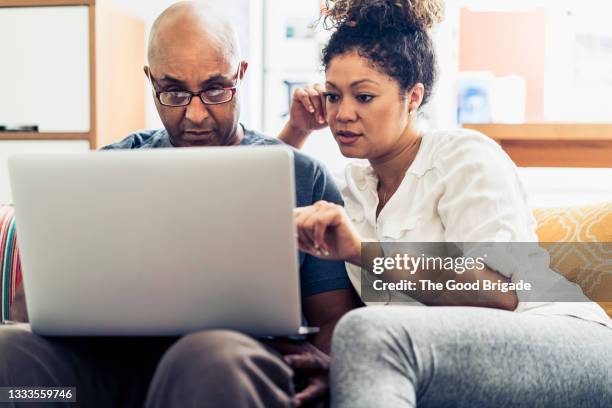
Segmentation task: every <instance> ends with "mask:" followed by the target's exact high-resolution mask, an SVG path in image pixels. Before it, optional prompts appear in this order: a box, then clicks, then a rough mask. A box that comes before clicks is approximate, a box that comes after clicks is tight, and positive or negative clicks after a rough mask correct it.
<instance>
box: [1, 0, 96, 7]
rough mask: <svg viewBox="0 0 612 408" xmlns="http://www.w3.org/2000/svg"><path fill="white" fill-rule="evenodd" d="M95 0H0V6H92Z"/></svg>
mask: <svg viewBox="0 0 612 408" xmlns="http://www.w3.org/2000/svg"><path fill="white" fill-rule="evenodd" d="M95 4H96V1H95V0H0V7H54V6H93V5H95Z"/></svg>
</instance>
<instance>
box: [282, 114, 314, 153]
mask: <svg viewBox="0 0 612 408" xmlns="http://www.w3.org/2000/svg"><path fill="white" fill-rule="evenodd" d="M310 133H312V130H306V129H301V128H299V127H296V126H294V125H293V124H292V123H291V121H288V122H287V123H286V124H285V126H284V127H283V130H281V132H280V134H279V135H278V138H279V139H280V140H282V141H283V142H285V143H287V144H288V145H290V146H293V147H295V148H296V149H301V148H302V146H304V142H306V139H307V138H308V136H309V135H310Z"/></svg>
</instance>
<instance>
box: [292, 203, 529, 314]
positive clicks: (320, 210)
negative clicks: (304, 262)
mask: <svg viewBox="0 0 612 408" xmlns="http://www.w3.org/2000/svg"><path fill="white" fill-rule="evenodd" d="M294 215H295V224H296V226H297V231H298V243H299V246H300V249H301V250H302V251H304V252H306V253H309V254H311V255H314V256H317V257H319V258H323V259H335V260H344V261H346V262H350V263H352V264H355V265H357V266H360V267H362V268H364V269H366V270H368V271H371V270H372V266H373V265H374V260H375V259H376V258H381V257H382V258H386V257H388V256H389V254H385V253H384V251H383V248H382V246H381V245H380V244H378V243H367V245H362V240H361V237H359V235H358V234H357V233H356V231H355V230H354V229H353V228H352V226H351V223H350V220H349V219H348V217H347V216H346V213H345V211H344V208H342V207H341V206H339V205H336V204H332V203H327V202H323V201H319V202H317V203H315V204H314V205H311V206H308V207H302V208H298V209H296V210H295V212H294ZM380 279H382V280H384V282H399V281H402V280H404V281H411V282H414V283H415V284H416V285H415V290H411V291H410V293H408V295H409V296H410V297H412V298H413V299H415V300H417V301H419V302H421V303H424V304H426V305H430V306H434V305H435V306H480V307H492V308H498V309H505V310H514V309H515V308H516V306H517V304H518V298H517V296H516V292H514V291H508V292H502V291H484V290H477V291H476V290H472V291H465V292H462V291H456V290H448V289H447V288H446V285H444V283H446V282H447V281H448V280H450V279H453V280H455V281H456V282H461V283H468V282H469V283H472V282H477V281H483V280H491V281H498V280H499V281H502V282H506V283H507V282H510V279H509V278H507V277H505V276H503V275H501V274H499V273H498V272H496V271H494V270H492V269H490V268H489V267H487V266H486V265H485V267H484V268H482V269H473V270H472V271H470V272H468V271H466V272H464V273H461V274H459V273H456V272H455V271H454V270H447V269H441V270H436V269H429V270H425V269H422V268H421V269H420V270H417V271H416V272H415V273H414V274H411V273H409V272H408V271H406V270H397V269H395V268H390V269H386V270H385V272H384V274H383V275H380ZM425 279H427V280H430V281H431V282H432V283H434V284H435V283H443V285H442V286H443V289H441V290H435V291H434V290H428V289H425V290H423V289H422V287H421V285H420V282H419V281H420V280H425ZM481 286H482V285H481Z"/></svg>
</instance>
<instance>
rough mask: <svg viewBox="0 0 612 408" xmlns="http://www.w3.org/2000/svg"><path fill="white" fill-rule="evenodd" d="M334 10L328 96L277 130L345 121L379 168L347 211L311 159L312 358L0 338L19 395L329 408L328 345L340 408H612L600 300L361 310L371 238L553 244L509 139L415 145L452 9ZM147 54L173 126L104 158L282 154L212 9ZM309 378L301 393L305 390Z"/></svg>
mask: <svg viewBox="0 0 612 408" xmlns="http://www.w3.org/2000/svg"><path fill="white" fill-rule="evenodd" d="M329 6H330V7H329V9H328V17H327V18H328V19H329V20H328V21H330V22H331V25H332V29H333V30H334V32H333V35H332V37H331V39H330V41H329V43H328V45H327V47H326V48H325V50H324V57H323V62H324V65H325V73H326V84H325V89H323V88H322V87H319V86H314V87H312V88H310V87H308V88H305V89H301V90H298V91H296V93H295V95H294V100H293V105H292V107H291V118H290V120H289V122H288V123H287V125H286V126H285V128H284V129H283V131H282V133H281V135H280V139H281V140H284V141H285V142H287V143H288V144H291V145H293V146H295V147H297V148H299V147H300V146H301V145H302V144H303V143H304V141H305V139H306V138H307V137H308V134H309V133H310V132H311V131H312V130H314V129H320V128H323V127H325V126H329V127H330V129H331V131H332V133H333V135H334V137H335V139H336V141H337V142H338V144H339V146H340V150H341V152H342V153H343V154H344V155H345V156H347V157H353V158H360V159H367V162H363V161H362V162H356V163H354V164H351V165H349V166H348V167H347V169H346V171H345V174H344V177H343V179H342V180H341V186H340V187H341V188H340V192H341V194H342V199H343V201H344V207H341V206H340V205H338V204H339V203H340V202H341V200H340V197H339V195H338V191H337V190H336V189H335V186H334V184H333V182H331V180H329V178H328V177H327V174H326V172H325V171H324V170H323V168H321V167H320V166H318V165H317V164H316V163H315V162H313V161H311V160H310V159H308V158H307V157H305V156H304V155H301V154H299V153H296V163H295V166H296V186H297V195H298V204H299V205H300V206H301V207H300V208H298V209H297V210H296V212H295V220H296V225H297V227H298V240H299V245H300V249H301V250H302V255H301V259H300V260H301V279H302V281H301V282H302V292H303V295H304V300H303V301H304V311H305V314H306V318H307V319H308V320H309V322H310V323H311V324H314V325H318V326H321V328H322V330H321V333H320V334H319V335H318V336H316V337H315V338H314V339H311V343H307V342H301V343H300V342H284V341H276V342H270V343H266V344H262V343H260V342H257V341H255V340H253V339H251V338H249V337H247V336H244V335H241V334H239V333H233V332H227V331H208V332H201V333H195V334H192V335H189V336H185V337H184V338H182V339H179V340H178V341H177V340H176V339H148V340H142V339H140V340H139V339H123V340H116V341H115V340H107V341H101V340H91V341H89V342H83V341H78V340H70V339H51V340H50V339H42V338H39V337H37V336H34V335H32V334H31V333H30V332H29V331H28V330H27V328H19V329H8V330H1V331H0V356H1V357H0V358H1V359H2V360H0V361H1V364H2V365H0V381H1V382H2V385H20V386H25V385H33V384H34V383H37V385H47V386H52V385H58V386H59V385H62V386H69V385H75V384H78V387H79V389H80V390H81V393H80V394H79V395H80V396H81V397H82V398H83V399H82V400H81V406H138V405H142V402H143V401H145V404H146V406H149V407H158V406H159V407H162V406H163V407H173V406H194V407H196V406H197V407H203V406H215V407H224V406H227V407H242V406H244V407H275V406H279V407H282V406H291V405H301V404H305V405H313V404H315V403H316V402H317V401H319V400H320V399H321V398H320V397H321V396H322V395H323V394H324V392H325V391H326V387H327V370H328V368H329V364H330V361H329V357H328V356H327V354H326V353H328V352H329V350H330V344H331V356H332V360H333V361H332V364H331V371H330V377H329V379H330V385H331V404H332V406H337V407H412V406H415V405H418V406H488V405H496V406H515V405H524V406H572V407H574V406H609V405H610V403H611V402H612V390H610V387H609V382H608V378H609V377H610V363H609V361H608V360H609V359H606V358H602V357H604V356H609V355H610V354H611V353H612V330H611V329H612V322H610V319H609V318H608V317H607V316H606V315H605V313H604V312H603V311H602V310H601V309H600V308H599V307H598V306H597V305H596V304H593V303H582V304H565V305H564V304H561V303H556V302H549V303H539V304H537V305H530V304H523V303H521V302H519V301H518V296H517V294H516V293H515V292H506V293H496V294H490V293H484V292H483V293H480V294H479V295H481V296H480V297H479V299H483V297H484V303H478V304H473V303H472V302H471V300H470V298H461V297H457V295H456V292H450V291H448V292H443V293H442V294H440V295H439V296H436V297H432V296H431V295H430V294H428V292H425V291H421V292H419V291H416V292H411V298H410V299H409V300H412V304H413V306H407V305H404V306H372V307H366V308H360V309H357V310H354V311H350V310H351V309H355V308H356V307H357V306H358V305H359V302H358V300H357V299H355V298H354V297H353V293H352V291H351V290H350V283H349V282H348V281H347V279H346V276H345V275H344V271H343V268H342V263H339V262H338V261H344V262H345V263H346V268H347V270H348V277H349V278H350V281H351V282H352V284H353V286H354V287H355V288H356V289H357V290H358V291H359V289H360V267H361V266H368V265H369V264H371V261H372V259H374V258H375V257H380V256H383V255H384V252H383V250H382V248H381V247H380V246H378V245H368V246H365V247H364V248H365V249H366V250H365V251H364V253H362V251H361V246H362V242H368V241H371V242H394V241H395V242H400V241H412V242H493V241H506V242H511V241H536V236H535V232H534V227H535V223H534V220H533V217H532V215H531V213H530V211H529V208H528V206H527V203H526V199H525V194H524V191H523V189H522V186H521V185H520V182H519V180H518V177H517V174H516V169H515V167H514V165H513V163H512V162H511V161H510V159H509V158H508V157H507V156H506V155H505V154H504V153H503V151H502V150H501V149H500V148H499V147H498V146H497V145H496V144H495V143H493V142H492V141H490V140H489V139H487V138H486V137H485V136H483V135H480V134H478V133H475V132H466V131H449V132H428V133H425V134H419V133H418V132H417V131H416V130H415V126H414V124H415V118H416V114H417V112H418V110H419V108H420V107H421V106H422V105H423V104H424V103H426V102H427V100H428V99H429V97H430V95H431V90H432V89H433V86H434V83H435V78H436V63H435V60H436V58H435V52H434V47H433V44H432V41H431V37H430V34H429V31H430V29H431V27H432V26H433V25H434V24H435V23H436V22H437V21H438V20H439V19H440V15H441V13H442V8H443V7H442V4H441V3H440V1H439V0H343V1H336V2H333V3H332V4H330V5H329ZM148 57H149V66H148V67H146V68H145V73H146V75H147V77H148V78H149V79H150V81H151V83H152V86H153V89H154V93H155V101H156V105H157V108H158V112H159V113H160V117H161V118H162V121H163V124H164V127H165V130H162V131H158V132H147V133H138V134H134V135H131V136H129V137H128V138H126V139H125V140H124V141H122V142H120V143H118V144H116V145H112V146H108V147H107V148H128V149H130V148H156V147H172V146H176V147H187V146H200V145H219V146H226V145H239V144H242V145H245V144H271V143H275V142H274V141H273V140H272V139H268V138H265V137H263V136H260V135H258V134H256V133H254V132H251V131H248V130H245V129H244V128H243V127H242V126H241V125H240V124H239V122H238V112H239V92H238V90H239V88H238V85H239V82H240V80H242V78H243V77H244V74H245V71H246V68H247V64H246V63H245V62H240V58H239V50H238V45H237V41H236V38H235V33H234V31H233V29H232V28H231V26H230V25H229V24H228V23H227V22H226V21H225V20H224V19H223V18H222V17H220V16H219V15H216V14H214V11H213V10H212V9H211V8H208V7H206V6H201V5H196V4H193V3H178V4H177V5H174V6H172V7H170V8H169V9H168V10H166V11H165V12H164V13H163V14H162V15H161V16H160V17H159V18H158V20H157V21H156V23H155V24H154V27H153V29H152V33H151V38H150V43H149V54H148ZM194 96H197V97H194ZM304 253H305V254H306V255H304ZM515 272H516V271H514V270H511V269H504V267H503V264H501V266H500V265H495V267H494V266H491V265H487V266H486V267H485V268H484V269H482V270H481V271H480V272H479V273H478V274H463V275H461V276H459V275H457V274H454V273H453V274H452V278H454V279H463V281H464V282H469V281H470V280H471V281H474V280H482V279H489V280H492V281H502V282H511V281H513V277H514V273H515ZM437 276H439V277H440V280H444V279H447V278H449V277H450V276H448V275H446V276H445V275H444V274H442V273H438V274H437ZM514 278H515V277H514ZM390 295H391V297H392V299H391V300H393V301H395V300H397V301H402V300H407V296H406V295H405V294H403V293H393V294H390ZM415 301H418V302H420V303H421V304H422V305H421V306H414V303H416V302H415ZM481 302H482V300H481ZM424 305H426V307H423V306H424ZM478 305H480V306H483V305H485V306H487V307H474V306H478ZM536 306H537V307H536ZM347 312H348V313H347ZM345 313H346V315H345V316H344V317H342V319H341V320H340V321H339V322H338V324H337V325H336V322H337V321H338V319H339V318H340V317H341V316H342V315H343V314H345ZM334 326H335V330H334ZM332 330H333V340H332ZM113 341H114V342H115V343H114V344H112V343H113ZM313 345H314V346H313ZM315 346H316V347H315ZM117 348H119V350H120V351H119V352H117V350H116V349H117ZM94 373H95V374H94ZM294 374H295V376H294ZM296 378H302V379H303V383H302V384H299V385H298V387H297V393H296V385H297V384H296V383H297V382H296V381H294V380H295V379H296ZM87 398H91V399H92V400H91V401H86V399H87Z"/></svg>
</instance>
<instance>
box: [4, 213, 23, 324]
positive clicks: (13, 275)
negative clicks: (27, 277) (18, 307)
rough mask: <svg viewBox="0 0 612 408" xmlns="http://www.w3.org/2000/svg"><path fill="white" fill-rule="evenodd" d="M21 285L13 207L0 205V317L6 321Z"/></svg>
mask: <svg viewBox="0 0 612 408" xmlns="http://www.w3.org/2000/svg"><path fill="white" fill-rule="evenodd" d="M20 283H21V262H20V259H19V249H18V248H17V244H16V237H15V218H14V211H13V207H11V206H8V205H0V284H1V285H0V286H1V289H2V291H1V292H0V301H1V302H2V303H1V305H0V316H1V317H2V319H3V320H6V319H8V309H9V305H10V303H11V301H12V300H13V295H14V293H15V289H16V288H17V287H18V286H19V284H20Z"/></svg>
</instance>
